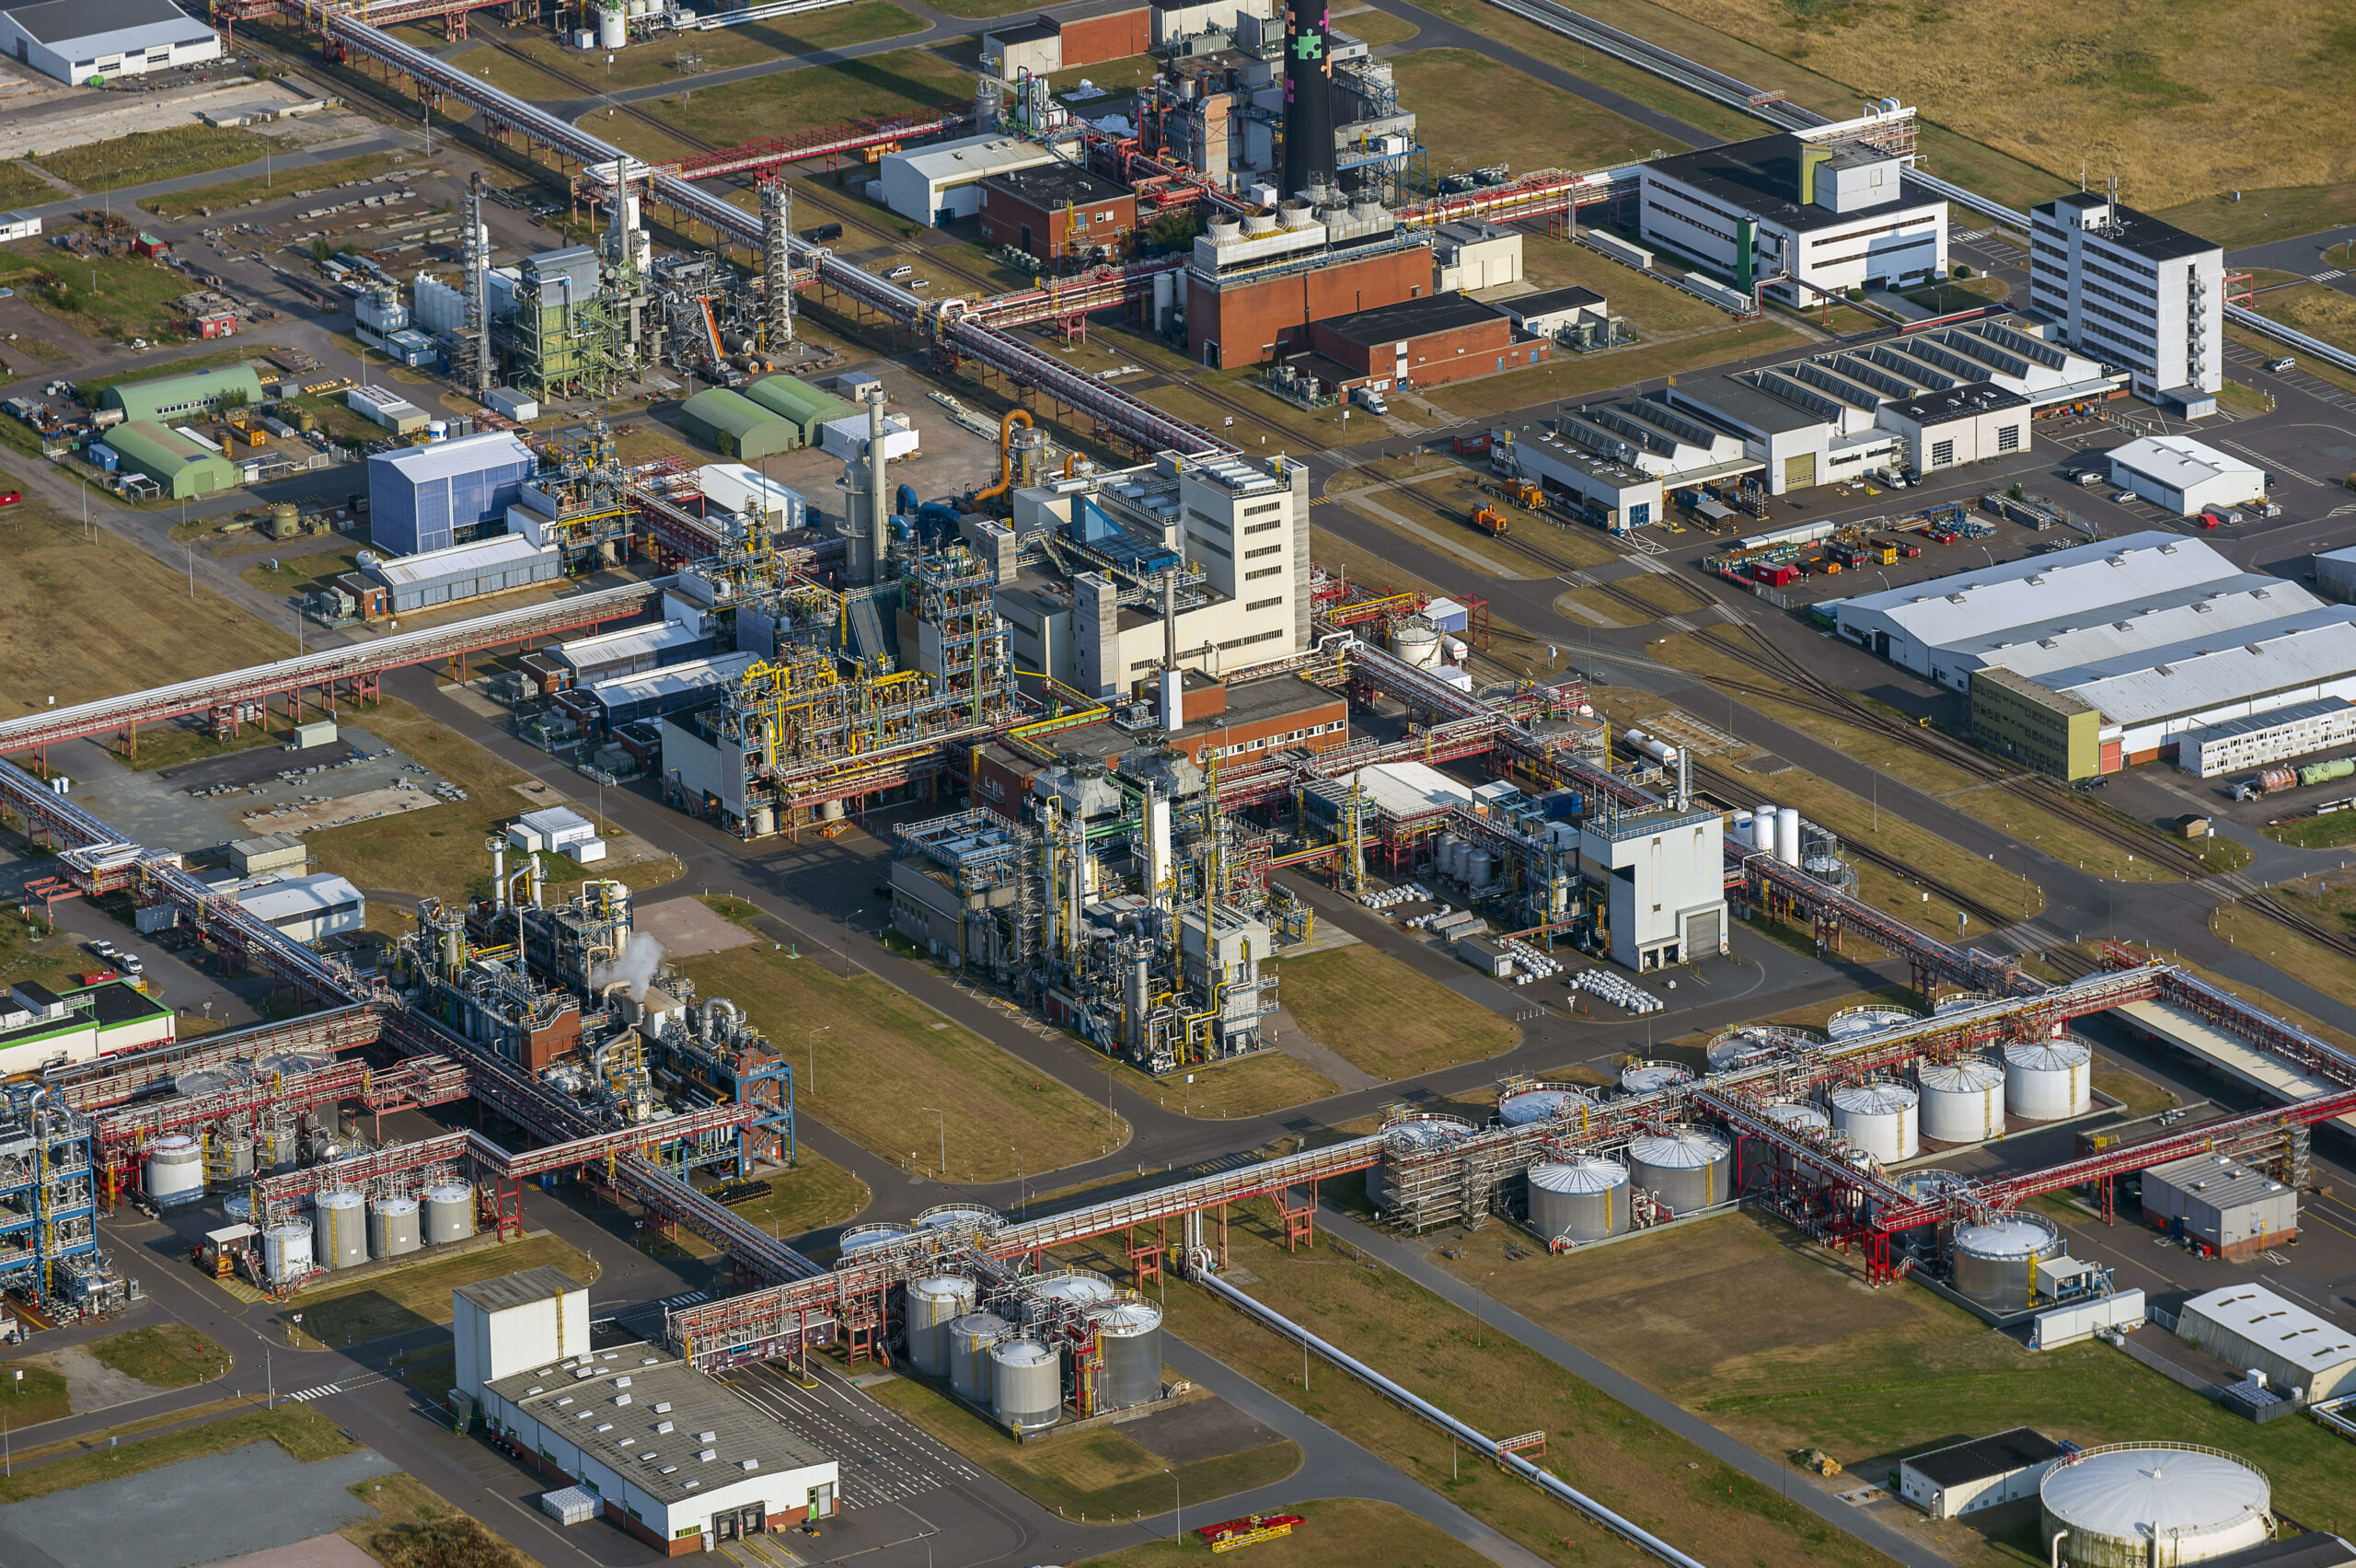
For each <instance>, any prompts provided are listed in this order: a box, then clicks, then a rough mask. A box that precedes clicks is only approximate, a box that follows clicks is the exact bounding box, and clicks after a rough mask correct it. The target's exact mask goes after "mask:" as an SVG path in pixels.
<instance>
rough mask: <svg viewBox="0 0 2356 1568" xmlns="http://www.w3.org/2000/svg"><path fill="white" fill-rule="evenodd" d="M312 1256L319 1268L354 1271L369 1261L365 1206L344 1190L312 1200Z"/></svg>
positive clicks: (321, 1194)
mask: <svg viewBox="0 0 2356 1568" xmlns="http://www.w3.org/2000/svg"><path fill="white" fill-rule="evenodd" d="M311 1242H312V1249H311V1250H312V1255H313V1256H314V1257H316V1258H318V1261H319V1265H320V1266H321V1267H322V1268H330V1269H350V1268H357V1267H359V1266H360V1265H361V1264H362V1263H364V1262H367V1261H368V1205H367V1200H365V1199H364V1198H363V1197H362V1196H361V1195H360V1194H359V1193H354V1192H352V1191H350V1190H346V1191H343V1192H339V1193H320V1194H319V1195H318V1197H316V1198H313V1199H312V1200H311Z"/></svg>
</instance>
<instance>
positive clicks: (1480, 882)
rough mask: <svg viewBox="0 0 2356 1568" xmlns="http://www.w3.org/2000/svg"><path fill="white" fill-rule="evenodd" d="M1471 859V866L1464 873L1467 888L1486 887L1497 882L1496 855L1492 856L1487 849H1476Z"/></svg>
mask: <svg viewBox="0 0 2356 1568" xmlns="http://www.w3.org/2000/svg"><path fill="white" fill-rule="evenodd" d="M1470 859H1471V864H1470V865H1468V866H1467V867H1466V869H1465V872H1464V885H1465V886H1466V887H1472V888H1482V887H1486V886H1488V885H1489V884H1490V883H1491V882H1495V881H1496V880H1497V870H1496V867H1497V858H1496V856H1495V855H1492V854H1490V853H1489V852H1488V851H1487V850H1486V849H1475V850H1473V851H1472V856H1471V858H1470Z"/></svg>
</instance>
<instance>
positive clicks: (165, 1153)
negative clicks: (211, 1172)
mask: <svg viewBox="0 0 2356 1568" xmlns="http://www.w3.org/2000/svg"><path fill="white" fill-rule="evenodd" d="M146 1190H147V1195H148V1197H150V1198H152V1199H154V1200H155V1201H156V1204H158V1205H163V1206H166V1207H169V1206H170V1205H174V1204H185V1203H192V1202H194V1201H195V1200H196V1199H198V1198H201V1197H202V1196H203V1195H204V1150H203V1149H202V1148H200V1147H197V1142H196V1140H195V1139H194V1138H191V1137H189V1136H185V1135H184V1134H180V1133H174V1134H173V1135H171V1136H169V1137H162V1138H157V1139H156V1141H155V1142H154V1143H153V1144H151V1145H149V1146H148V1149H147V1177H146Z"/></svg>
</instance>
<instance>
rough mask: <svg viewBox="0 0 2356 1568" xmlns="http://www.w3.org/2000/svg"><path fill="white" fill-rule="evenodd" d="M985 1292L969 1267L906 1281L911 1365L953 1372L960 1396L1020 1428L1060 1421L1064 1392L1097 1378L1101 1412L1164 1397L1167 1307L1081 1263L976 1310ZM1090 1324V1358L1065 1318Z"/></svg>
mask: <svg viewBox="0 0 2356 1568" xmlns="http://www.w3.org/2000/svg"><path fill="white" fill-rule="evenodd" d="M977 1297H978V1293H977V1290H976V1286H975V1283H974V1282H973V1281H972V1280H970V1279H967V1278H966V1277H964V1275H963V1274H934V1275H930V1276H929V1277H927V1278H923V1279H918V1280H916V1281H914V1282H912V1283H911V1284H910V1285H909V1286H908V1290H907V1315H906V1317H905V1320H904V1321H905V1322H906V1325H907V1347H908V1363H909V1365H910V1366H914V1367H915V1368H916V1369H917V1370H918V1371H919V1372H922V1373H926V1374H928V1375H929V1376H931V1377H935V1378H947V1379H948V1380H949V1386H950V1388H951V1389H953V1390H954V1391H955V1393H956V1394H957V1395H958V1397H959V1398H961V1399H963V1400H964V1401H966V1402H968V1403H969V1404H972V1405H974V1406H975V1407H976V1408H977V1409H981V1410H986V1411H988V1412H990V1415H991V1417H992V1419H994V1420H995V1421H996V1422H997V1423H998V1424H999V1425H1000V1426H1003V1427H1005V1428H1006V1429H1007V1430H1008V1431H1009V1432H1012V1433H1015V1434H1017V1435H1021V1434H1023V1433H1027V1432H1037V1431H1040V1430H1042V1429H1044V1428H1045V1427H1049V1426H1053V1425H1054V1424H1056V1423H1057V1422H1058V1421H1060V1420H1062V1419H1063V1414H1064V1396H1065V1391H1066V1390H1067V1389H1071V1388H1074V1387H1075V1386H1076V1384H1077V1382H1078V1381H1079V1379H1080V1378H1093V1392H1092V1396H1091V1401H1090V1408H1091V1411H1092V1412H1095V1413H1100V1414H1101V1413H1104V1412H1111V1411H1115V1410H1127V1409H1130V1408H1132V1407H1134V1406H1138V1405H1143V1404H1150V1403H1152V1402H1153V1401H1156V1400H1158V1399H1160V1398H1161V1308H1159V1307H1157V1306H1155V1305H1154V1304H1153V1303H1152V1302H1150V1301H1147V1300H1143V1299H1141V1298H1139V1297H1134V1296H1128V1295H1125V1294H1123V1293H1122V1292H1121V1291H1119V1290H1117V1289H1115V1288H1114V1286H1113V1284H1112V1282H1111V1281H1109V1280H1107V1279H1105V1278H1104V1277H1103V1275H1102V1274H1091V1273H1089V1272H1086V1271H1084V1270H1073V1271H1071V1272H1068V1273H1064V1274H1045V1275H1041V1276H1040V1277H1038V1278H1037V1279H1034V1280H1033V1281H1030V1282H1029V1283H1028V1286H1027V1288H1026V1289H1025V1290H1024V1291H1023V1292H1022V1294H1021V1295H1019V1296H1017V1297H1013V1298H1011V1299H1010V1300H1007V1301H1002V1302H999V1303H997V1304H996V1306H995V1308H994V1309H992V1310H988V1311H978V1310H976V1308H975V1303H976V1299H977ZM1074 1320H1079V1321H1082V1322H1085V1323H1086V1324H1087V1325H1088V1326H1089V1327H1090V1328H1091V1329H1092V1330H1093V1331H1094V1332H1093V1336H1092V1337H1093V1340H1094V1343H1095V1346H1096V1354H1095V1356H1094V1358H1093V1365H1092V1366H1091V1365H1089V1364H1088V1362H1087V1359H1086V1357H1085V1353H1084V1352H1082V1351H1078V1350H1076V1349H1075V1348H1074V1343H1073V1342H1072V1340H1071V1338H1070V1336H1068V1335H1067V1334H1063V1333H1060V1332H1057V1325H1058V1324H1059V1323H1068V1322H1071V1321H1074Z"/></svg>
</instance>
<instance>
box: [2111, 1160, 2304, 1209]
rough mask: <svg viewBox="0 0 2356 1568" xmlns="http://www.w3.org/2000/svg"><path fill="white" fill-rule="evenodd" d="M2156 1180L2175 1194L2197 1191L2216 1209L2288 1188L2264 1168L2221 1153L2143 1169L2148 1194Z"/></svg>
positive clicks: (2250, 1202)
mask: <svg viewBox="0 0 2356 1568" xmlns="http://www.w3.org/2000/svg"><path fill="white" fill-rule="evenodd" d="M2155 1181H2156V1182H2160V1183H2161V1184H2163V1185H2164V1186H2166V1187H2169V1188H2172V1189H2174V1190H2175V1191H2177V1192H2178V1193H2198V1194H2199V1195H2200V1201H2201V1202H2202V1203H2205V1204H2207V1205H2210V1206H2211V1207H2212V1208H2216V1209H2230V1208H2239V1207H2241V1206H2242V1205H2246V1204H2253V1203H2258V1202H2260V1201H2262V1200H2266V1199H2270V1198H2275V1197H2279V1196H2281V1194H2282V1193H2286V1192H2288V1191H2290V1189H2289V1188H2287V1187H2285V1186H2284V1185H2283V1184H2282V1183H2281V1182H2277V1181H2276V1180H2275V1179H2274V1178H2273V1177H2271V1176H2269V1175H2268V1174H2267V1173H2266V1172H2265V1171H2263V1170H2252V1169H2251V1168H2250V1167H2248V1166H2246V1165H2244V1164H2243V1163H2242V1162H2241V1161H2240V1160H2238V1159H2231V1158H2229V1157H2227V1156H2225V1155H2222V1154H2196V1155H2193V1156H2192V1157H2191V1158H2190V1159H2171V1160H2169V1161H2168V1162H2167V1163H2166V1164H2165V1165H2154V1166H2153V1167H2152V1168H2151V1169H2150V1170H2146V1171H2144V1172H2143V1190H2144V1191H2145V1192H2146V1193H2149V1192H2150V1191H2151V1190H2152V1183H2153V1182H2155Z"/></svg>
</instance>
